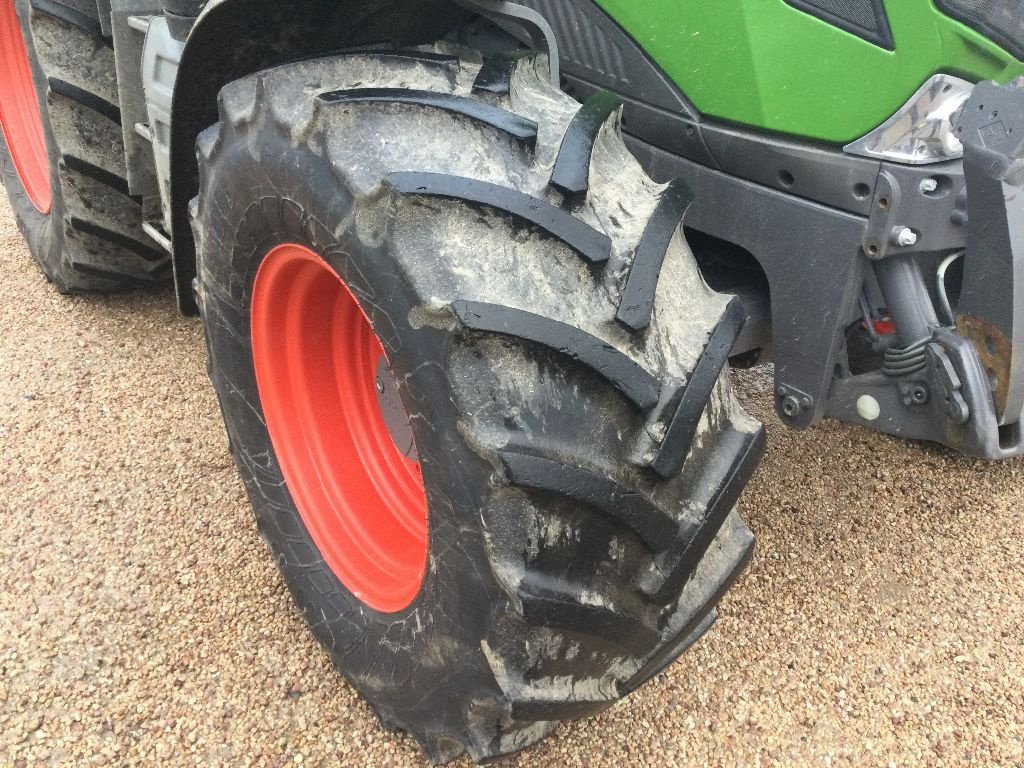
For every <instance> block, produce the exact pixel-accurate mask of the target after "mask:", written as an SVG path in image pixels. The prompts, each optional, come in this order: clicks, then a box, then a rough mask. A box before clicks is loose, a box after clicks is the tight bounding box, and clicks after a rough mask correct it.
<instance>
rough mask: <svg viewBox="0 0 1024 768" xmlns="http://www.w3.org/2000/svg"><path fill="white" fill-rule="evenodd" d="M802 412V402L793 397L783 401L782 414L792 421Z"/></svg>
mask: <svg viewBox="0 0 1024 768" xmlns="http://www.w3.org/2000/svg"><path fill="white" fill-rule="evenodd" d="M801 410H802V407H801V406H800V401H799V400H797V399H796V398H795V397H793V396H792V395H790V396H789V397H787V398H785V399H784V400H783V401H782V412H783V413H784V414H786V415H787V416H788V417H789V418H791V419H792V418H796V416H797V414H799V413H800V411H801Z"/></svg>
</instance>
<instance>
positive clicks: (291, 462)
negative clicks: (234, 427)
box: [251, 244, 427, 613]
mask: <svg viewBox="0 0 1024 768" xmlns="http://www.w3.org/2000/svg"><path fill="white" fill-rule="evenodd" d="M251 338H252V354H253V364H254V367H255V371H256V382H257V387H258V389H259V394H260V401H261V405H262V407H263V414H264V417H265V419H266V424H267V430H268V431H269V433H270V439H271V443H272V445H273V447H274V453H275V454H276V456H277V459H278V462H279V464H280V466H281V471H282V473H283V474H284V478H285V482H286V484H287V486H288V490H289V492H290V493H291V496H292V499H293V500H294V502H295V505H296V507H297V508H298V511H299V515H300V517H301V518H302V521H303V523H304V524H305V526H306V528H307V530H308V531H309V533H310V536H311V537H312V539H313V541H314V542H315V543H316V545H317V547H318V548H319V550H320V552H321V554H322V555H323V557H324V560H325V561H326V563H327V565H328V566H329V567H330V568H331V570H332V571H333V572H334V574H335V575H336V576H337V577H338V578H339V580H340V581H341V582H342V584H344V585H345V587H346V588H348V590H349V591H351V592H352V593H353V594H355V595H356V597H358V598H359V599H360V600H362V601H363V602H365V603H366V604H367V605H369V606H370V607H371V608H374V609H376V610H378V611H382V612H385V613H391V612H395V611H399V610H402V609H403V608H406V607H407V606H408V605H409V604H410V603H411V602H412V601H413V599H414V598H415V597H416V595H417V594H418V592H419V589H420V586H421V585H422V582H423V577H424V574H425V572H426V562H427V502H426V494H425V491H424V487H423V479H422V476H421V474H420V466H419V462H418V454H417V453H416V448H415V444H414V441H413V434H412V428H411V426H410V425H409V417H408V414H407V413H406V411H405V408H404V406H403V404H402V401H401V398H400V396H399V391H398V382H397V380H396V379H395V377H394V375H393V374H392V372H391V368H390V365H389V364H388V360H387V356H386V355H385V353H384V349H383V347H382V346H381V343H380V341H379V339H378V338H377V336H376V334H375V333H374V331H373V328H372V327H371V325H370V323H369V321H368V320H367V318H366V316H365V314H364V313H363V311H362V309H361V307H360V306H359V303H358V302H357V300H356V299H355V297H354V296H353V295H352V293H351V292H350V291H349V289H348V287H347V286H346V285H345V284H344V283H343V282H342V280H341V279H340V278H339V277H338V275H337V273H335V272H334V270H333V269H331V267H330V266H328V264H327V263H326V262H325V261H324V260H323V259H321V258H320V257H319V256H318V255H317V254H316V253H314V252H313V251H311V250H309V249H308V248H305V247H304V246H300V245H294V244H288V245H281V246H278V247H276V248H274V249H273V250H271V251H270V253H269V254H267V256H266V258H265V259H264V261H263V263H262V264H261V266H260V269H259V271H258V273H257V275H256V281H255V285H254V287H253V297H252V320H251Z"/></svg>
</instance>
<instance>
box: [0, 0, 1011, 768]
mask: <svg viewBox="0 0 1024 768" xmlns="http://www.w3.org/2000/svg"><path fill="white" fill-rule="evenodd" d="M1022 75H1024V6H1022V5H1021V4H1020V3H1019V2H1017V0H844V1H843V2H839V1H838V0H718V2H714V3H709V2H702V1H701V0H518V1H517V2H506V0H0V128H2V141H0V168H2V176H3V181H4V184H5V186H6V189H7V192H8V195H9V198H10V202H11V205H12V207H13V210H14V212H15V214H16V218H17V221H18V224H19V227H20V228H21V231H22V232H23V234H24V236H25V239H26V240H27V242H28V245H29V248H30V251H31V253H32V255H33V257H34V258H35V260H36V262H37V263H38V266H39V268H40V270H41V272H42V274H43V275H44V276H45V278H46V279H47V280H49V281H50V282H51V283H52V284H53V286H54V288H55V289H56V290H57V291H59V292H61V293H79V292H104V291H119V290H126V289H132V288H133V287H136V286H140V285H152V284H162V283H167V284H168V285H170V284H173V287H174V290H175V291H176V296H177V301H178V305H179V307H180V309H181V311H182V312H184V313H186V314H193V315H198V316H199V318H200V319H201V322H202V323H203V326H204V329H205V338H206V344H207V353H208V361H209V374H210V379H211V381H212V384H213V388H214V390H215V391H216V394H217V397H218V400H219V403H220V407H221V411H222V414H223V418H224V422H225V425H226V430H227V441H228V448H229V450H230V453H231V455H232V457H233V459H234V462H235V464H236V465H237V468H238V471H239V473H240V475H241V479H242V480H243V482H244V485H245V488H246V490H247V493H248V496H249V499H250V501H251V503H252V507H253V509H254V512H255V518H256V523H257V525H258V527H259V530H260V531H261V533H262V535H263V537H264V539H265V540H266V542H267V545H268V547H269V550H270V552H271V554H272V556H273V558H274V560H275V561H276V563H277V565H278V567H279V568H280V571H281V573H282V576H283V579H284V582H285V583H286V584H287V586H288V588H289V590H290V591H291V593H292V595H293V597H294V601H295V604H296V606H297V608H298V610H299V611H300V612H301V613H302V614H303V616H304V617H305V619H306V622H307V623H308V625H309V629H310V631H311V632H312V633H313V635H314V636H315V637H316V639H317V640H318V641H319V642H320V643H321V644H322V645H323V647H324V649H325V650H326V652H327V653H328V654H329V655H330V657H331V659H332V660H333V662H334V664H335V666H336V667H337V669H338V670H339V672H340V673H341V674H342V675H343V676H344V677H345V678H346V679H347V680H348V681H349V682H350V683H351V685H352V686H353V687H354V688H355V689H356V690H358V691H359V692H360V693H361V694H362V695H363V696H364V697H365V699H366V700H367V701H368V702H369V703H370V705H371V706H372V707H373V709H374V711H375V712H376V713H377V715H378V716H379V718H380V721H381V723H382V725H383V726H385V727H388V728H395V729H401V730H403V731H407V732H408V733H410V734H411V735H412V736H413V737H414V738H415V739H416V740H417V742H418V743H419V744H420V745H421V746H422V747H423V750H424V751H425V753H426V755H427V757H428V758H429V759H431V760H433V761H435V762H438V763H441V762H445V761H448V760H452V759H454V758H456V757H458V756H460V755H462V754H468V755H469V756H470V757H471V758H472V759H474V760H478V761H487V760H491V759H495V758H498V757H501V756H504V755H508V754H512V753H515V752H517V751H518V750H521V749H524V748H526V747H528V746H529V745H531V744H534V743H536V742H537V741H539V740H540V739H543V738H544V737H546V736H548V735H549V734H551V733H552V732H553V731H554V730H555V728H556V727H557V726H558V724H559V723H560V722H561V721H565V720H573V719H577V718H582V717H587V716H591V715H594V714H596V713H598V712H601V711H602V710H604V709H606V708H608V707H610V706H612V705H613V704H614V703H615V702H616V701H618V700H620V699H621V698H622V697H624V696H627V695H629V694H630V693H632V692H633V691H635V690H637V689H638V688H640V687H641V686H643V685H644V683H646V682H647V681H649V680H651V679H652V678H653V677H655V676H656V675H658V674H659V673H661V672H662V671H663V670H664V669H665V668H666V667H667V666H668V665H670V664H671V663H672V662H673V661H674V660H675V659H676V658H677V657H678V656H679V655H680V654H682V653H683V652H684V651H685V650H686V649H687V648H688V647H689V646H691V645H692V644H693V643H694V642H696V641H697V640H698V639H699V638H700V637H701V635H702V634H703V633H704V632H705V631H707V630H708V628H709V627H710V626H711V625H712V623H713V622H714V620H715V618H716V615H717V614H716V606H717V604H718V602H719V600H720V599H721V597H722V596H723V594H724V593H725V592H726V591H727V590H728V588H729V587H730V586H731V585H732V584H733V583H734V581H735V580H736V579H737V577H738V576H739V574H740V573H741V572H742V570H743V568H744V566H745V565H746V564H747V563H748V561H749V559H750V557H751V553H752V551H753V546H754V538H753V535H752V533H751V531H750V530H749V529H748V527H747V526H746V524H745V523H744V521H743V519H742V518H741V517H740V514H739V512H738V511H737V501H738V499H739V498H740V495H741V492H742V490H743V488H744V486H745V485H746V483H747V482H748V480H749V479H750V478H751V476H752V474H753V473H754V471H755V469H756V467H757V464H758V461H759V459H760V457H761V456H762V454H763V452H764V447H765V437H764V434H765V433H764V430H763V427H762V426H761V425H760V424H759V423H757V422H756V421H755V420H754V419H753V418H752V417H750V416H749V415H748V414H747V413H746V412H745V411H744V410H743V408H742V407H741V405H740V404H739V402H738V400H737V398H736V396H735V394H734V391H733V388H732V384H731V379H730V369H731V368H733V367H750V366H755V365H762V364H772V365H773V366H774V368H773V374H772V375H773V376H774V385H773V393H774V398H775V408H776V411H777V413H778V416H779V418H780V419H781V421H782V422H783V423H784V424H786V425H788V426H789V427H792V428H794V429H807V428H809V427H811V426H812V425H814V424H815V423H817V422H819V421H820V420H821V419H825V418H830V419H838V420H842V421H846V422H850V423H853V424H857V425H861V426H863V427H865V428H869V429H876V430H881V431H884V432H887V433H890V434H892V435H897V436H903V437H905V438H909V439H913V440H924V441H931V442H935V443H940V444H942V445H945V446H947V447H948V448H949V449H951V450H954V451H959V452H962V453H964V454H968V455H971V456H975V457H981V458H985V459H1004V458H1011V457H1015V456H1019V455H1021V454H1022V453H1024V432H1022V429H1021V413H1022V410H1024V78H1022V77H1021V76H1022ZM168 290H170V287H168Z"/></svg>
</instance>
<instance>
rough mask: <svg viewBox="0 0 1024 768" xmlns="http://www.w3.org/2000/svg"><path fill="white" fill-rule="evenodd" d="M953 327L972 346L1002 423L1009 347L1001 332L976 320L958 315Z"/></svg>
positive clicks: (1011, 350)
mask: <svg viewBox="0 0 1024 768" xmlns="http://www.w3.org/2000/svg"><path fill="white" fill-rule="evenodd" d="M956 327H957V331H959V333H960V335H961V336H963V337H964V338H965V339H968V340H969V341H970V342H971V343H972V344H974V348H975V349H976V350H977V352H978V359H979V360H981V364H982V365H983V366H984V367H985V370H986V371H987V372H988V377H989V380H990V381H991V382H992V398H993V400H994V401H995V406H996V413H997V414H998V415H999V418H1000V420H1002V419H1003V417H1004V415H1005V411H1006V400H1007V397H1008V396H1009V390H1010V365H1011V363H1012V361H1013V344H1012V342H1011V341H1010V339H1008V338H1006V336H1005V334H1003V332H1002V331H1000V330H999V329H998V328H996V327H995V326H994V325H992V324H991V323H988V322H986V321H985V320H982V319H981V318H978V317H973V316H970V315H960V317H958V318H957V321H956Z"/></svg>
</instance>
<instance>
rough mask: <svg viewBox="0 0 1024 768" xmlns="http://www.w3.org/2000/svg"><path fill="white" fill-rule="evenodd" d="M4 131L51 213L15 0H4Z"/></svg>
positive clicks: (0, 25)
mask: <svg viewBox="0 0 1024 768" xmlns="http://www.w3.org/2000/svg"><path fill="white" fill-rule="evenodd" d="M0 131H3V134H4V140H5V141H6V142H7V149H8V150H9V151H10V153H11V159H12V160H13V161H14V169H15V170H16V171H17V172H18V178H19V179H21V184H22V186H23V187H24V188H25V193H26V194H27V195H28V199H29V200H31V201H32V205H34V206H35V207H36V210H38V211H39V212H40V213H42V214H47V213H49V212H50V205H51V203H52V193H51V191H50V162H49V159H48V158H47V155H46V138H45V135H44V134H43V119H42V116H41V115H40V114H39V100H38V99H37V98H36V90H35V86H34V85H33V83H32V68H31V66H30V65H29V61H28V51H27V50H26V49H25V41H24V39H22V36H21V27H20V26H19V25H18V16H17V13H16V12H15V10H14V0H0Z"/></svg>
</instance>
